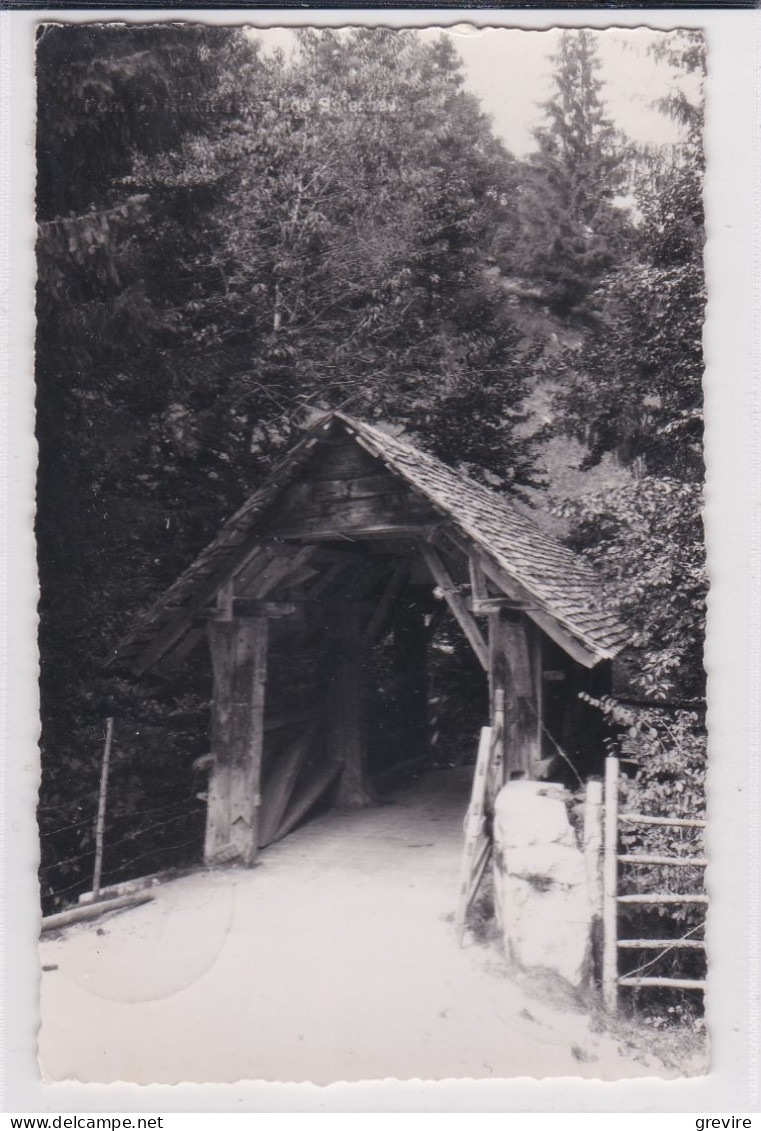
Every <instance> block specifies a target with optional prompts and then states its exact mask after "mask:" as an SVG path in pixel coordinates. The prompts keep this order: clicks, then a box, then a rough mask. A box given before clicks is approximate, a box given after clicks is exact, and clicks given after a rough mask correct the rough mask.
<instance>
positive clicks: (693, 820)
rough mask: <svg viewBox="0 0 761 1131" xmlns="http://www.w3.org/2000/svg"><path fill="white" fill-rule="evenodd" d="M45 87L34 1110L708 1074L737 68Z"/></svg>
mask: <svg viewBox="0 0 761 1131" xmlns="http://www.w3.org/2000/svg"><path fill="white" fill-rule="evenodd" d="M678 14H679V13H678V12H677V13H675V15H676V16H678ZM677 24H678V21H677ZM35 67H36V91H37V104H36V142H35V146H36V150H35V152H36V178H37V180H36V218H37V233H38V234H37V245H36V272H37V291H36V343H35V376H36V390H37V393H36V440H37V445H38V471H37V501H36V519H35V534H36V540H37V568H38V572H39V587H40V603H39V657H40V684H39V687H40V691H39V694H40V718H41V724H40V725H41V734H40V751H41V754H40V757H41V776H40V785H39V804H38V809H37V818H38V825H39V845H40V849H39V852H40V855H39V874H38V882H39V897H40V902H41V913H42V920H41V925H42V933H41V937H40V944H39V963H40V971H41V973H40V1004H39V1019H40V1029H39V1046H38V1053H39V1065H40V1072H41V1076H42V1079H43V1080H45V1081H47V1082H51V1083H55V1082H62V1081H76V1082H80V1083H87V1084H110V1083H113V1082H117V1081H118V1082H122V1083H130V1084H142V1085H147V1084H181V1083H188V1082H191V1083H197V1084H207V1083H208V1084H234V1083H237V1082H240V1081H270V1082H283V1083H288V1082H296V1083H301V1082H311V1083H314V1084H319V1085H327V1084H331V1083H334V1082H337V1081H346V1082H352V1081H362V1080H387V1079H394V1080H398V1081H406V1080H431V1081H438V1080H445V1079H470V1080H481V1079H485V1078H500V1079H501V1078H508V1079H509V1078H517V1077H528V1078H532V1079H538V1080H542V1079H545V1078H559V1077H575V1078H583V1079H589V1080H605V1081H614V1080H626V1079H632V1078H642V1079H644V1078H653V1077H656V1078H661V1079H668V1080H675V1079H681V1078H689V1077H697V1076H700V1075H702V1074H704V1073H706V1072H707V1071H708V1070H709V1064H710V1042H709V1032H708V1027H707V1025H706V1017H705V1008H704V999H705V991H706V986H707V985H710V970H711V962H710V957H711V956H710V953H708V954H707V950H706V934H705V925H706V916H707V915H708V914H710V911H709V896H710V898H711V899H713V893H712V891H711V890H710V885H708V884H707V883H706V879H705V876H706V869H707V867H708V865H709V846H708V845H707V839H708V838H707V837H706V822H707V813H706V770H707V765H708V757H707V750H708V748H709V743H708V736H709V734H710V731H711V726H710V712H709V718H708V723H707V719H706V666H705V662H704V635H705V633H704V629H705V615H706V601H707V594H708V592H709V585H708V574H707V569H706V552H705V539H704V522H703V517H704V478H705V475H704V445H703V375H704V357H703V330H704V315H705V305H706V283H705V273H704V247H705V243H706V228H705V223H704V208H703V179H704V170H705V160H704V104H705V98H704V94H705V92H704V82H705V79H706V75H707V74H708V75H710V72H711V54H710V50H708V45H707V40H706V36H705V35H704V34H703V31H702V30H701V29H700V28H696V27H694V26H690V27H683V28H682V27H679V26H674V27H673V28H672V29H670V30H659V29H657V28H650V27H644V26H643V27H620V26H619V27H610V28H605V29H601V28H599V27H584V26H578V27H566V28H562V27H550V28H541V29H540V28H539V27H537V29H536V30H534V29H531V28H527V27H521V28H508V27H495V28H491V29H480V30H479V29H476V28H473V27H467V26H462V27H458V26H455V27H448V28H433V27H431V28H426V27H422V28H409V29H405V28H399V27H385V26H383V24H382V22H378V23H376V24H375V25H374V26H348V25H347V26H340V20H337V24H336V26H334V27H332V28H325V27H322V26H310V25H309V22H308V20H305V23H304V24H303V26H301V27H298V28H297V27H282V28H278V27H273V28H271V29H262V28H258V27H257V28H255V27H247V26H244V25H243V24H241V25H236V26H232V24H231V25H229V26H227V25H225V24H224V23H219V22H217V23H213V22H207V23H205V22H202V21H195V22H193V21H185V22H183V21H180V20H172V19H171V16H170V15H167V18H166V20H161V21H157V20H153V21H151V22H143V23H141V22H140V20H139V19H133V20H131V21H123V20H122V21H116V20H114V21H109V20H97V21H92V22H83V21H79V22H67V21H66V20H65V19H62V20H60V21H58V20H56V19H55V13H50V14H48V16H46V18H45V19H44V20H40V22H39V24H38V27H37V31H36V49H35ZM29 882H30V883H33V882H34V877H31V876H30V877H29ZM708 949H709V951H710V948H708Z"/></svg>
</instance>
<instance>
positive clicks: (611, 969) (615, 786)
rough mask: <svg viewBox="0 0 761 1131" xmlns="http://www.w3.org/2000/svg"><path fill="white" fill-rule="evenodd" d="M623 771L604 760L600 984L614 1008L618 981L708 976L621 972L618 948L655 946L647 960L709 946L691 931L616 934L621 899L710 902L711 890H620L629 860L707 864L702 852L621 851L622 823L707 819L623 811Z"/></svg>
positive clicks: (667, 982)
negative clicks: (660, 935) (659, 935)
mask: <svg viewBox="0 0 761 1131" xmlns="http://www.w3.org/2000/svg"><path fill="white" fill-rule="evenodd" d="M619 772H620V766H619V761H618V759H617V758H606V760H605V793H604V805H603V808H604V822H603V838H604V843H603V869H602V871H603V882H602V920H603V955H602V987H603V1000H604V1004H605V1007H606V1009H608V1010H609V1011H614V1010H615V1009H616V1008H617V1006H618V988H619V986H663V987H669V988H671V989H675V990H703V989H705V981H704V980H703V979H692V978H667V977H638V976H636V975H620V974H619V972H618V955H619V951H620V950H653V951H656V952H660V953H657V954H656V956H655V958H654V959H653V961H652V962H651V963H648V965H652V964H653V963H654V962H655V961H657V959H658V958H660V957H662V956H663V955H664V954H666V953H667V952H669V951H671V950H675V949H690V950H700V949H705V943H704V942H703V941H702V940H698V939H690V938H688V937H686V936H685V937H684V938H676V939H620V938H619V937H618V911H619V907H620V906H621V905H622V904H632V903H640V904H650V905H655V904H685V903H690V904H707V903H708V896H707V895H705V894H703V893H689V892H686V893H674V892H657V891H654V892H646V893H636V894H631V895H621V894H619V873H620V869H621V868H622V867H627V866H631V865H652V866H654V867H657V866H661V865H664V866H667V867H685V868H686V867H690V868H705V866H706V864H707V861H706V860H705V859H704V858H703V857H702V856H701V857H698V856H668V855H664V856H656V855H649V854H645V853H621V852H620V851H619V836H620V829H621V825H622V823H623V824H626V823H628V824H632V825H639V826H643V827H644V826H648V825H662V826H672V827H678V828H691V829H702V828H705V821H702V820H698V819H688V818H684V817H679V818H677V817H651V816H648V815H647V814H645V813H622V812H620V810H619Z"/></svg>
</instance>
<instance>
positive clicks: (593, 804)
mask: <svg viewBox="0 0 761 1131" xmlns="http://www.w3.org/2000/svg"><path fill="white" fill-rule="evenodd" d="M602 838H603V827H602V782H601V781H599V780H598V779H597V778H590V779H589V781H588V782H587V784H586V790H585V793H584V830H583V849H584V869H585V872H586V877H587V891H588V893H589V910H590V919H591V929H590V936H591V944H592V967H593V971H594V976H595V978H597V977H599V976H600V973H601V971H600V967H601V961H602V910H603V900H602Z"/></svg>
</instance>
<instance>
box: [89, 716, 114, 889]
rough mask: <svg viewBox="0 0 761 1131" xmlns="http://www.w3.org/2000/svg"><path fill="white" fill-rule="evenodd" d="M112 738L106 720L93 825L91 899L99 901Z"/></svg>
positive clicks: (111, 722) (112, 723)
mask: <svg viewBox="0 0 761 1131" xmlns="http://www.w3.org/2000/svg"><path fill="white" fill-rule="evenodd" d="M113 736H114V720H113V719H106V741H105V745H104V747H103V761H102V763H101V767H100V792H99V793H98V819H97V822H96V824H95V867H94V869H93V876H92V899H93V903H95V902H96V901H97V900H98V899H100V876H101V871H102V869H103V833H104V830H105V827H106V795H107V792H108V763H109V761H110V760H111V740H112V739H113Z"/></svg>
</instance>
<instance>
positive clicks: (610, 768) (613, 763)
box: [602, 758, 618, 1013]
mask: <svg viewBox="0 0 761 1131" xmlns="http://www.w3.org/2000/svg"><path fill="white" fill-rule="evenodd" d="M604 807H605V820H604V826H603V835H604V853H603V874H602V924H603V948H602V992H603V1003H604V1005H605V1008H606V1009H607V1010H608V1012H609V1013H615V1011H616V1009H617V1007H618V937H617V936H618V924H617V895H618V758H606V759H605V799H604Z"/></svg>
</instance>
